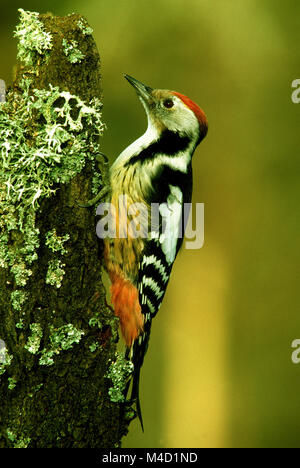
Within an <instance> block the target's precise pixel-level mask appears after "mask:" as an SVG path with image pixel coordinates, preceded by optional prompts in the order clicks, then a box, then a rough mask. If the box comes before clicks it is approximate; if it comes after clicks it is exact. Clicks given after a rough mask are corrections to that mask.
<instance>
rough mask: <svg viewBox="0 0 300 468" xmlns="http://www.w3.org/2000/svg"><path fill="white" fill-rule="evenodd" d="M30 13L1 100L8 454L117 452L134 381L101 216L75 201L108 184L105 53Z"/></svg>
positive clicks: (74, 22)
mask: <svg viewBox="0 0 300 468" xmlns="http://www.w3.org/2000/svg"><path fill="white" fill-rule="evenodd" d="M20 14H21V22H20V24H19V25H18V26H17V29H16V32H15V35H16V37H17V38H18V40H19V43H18V64H17V67H16V71H15V80H14V83H13V86H12V87H11V88H9V89H8V93H7V95H6V102H5V103H1V104H0V152H1V156H2V158H1V156H0V400H1V405H0V447H1V448H5V447H30V448H37V447H44V448H50V447H51V448H52V447H93V448H109V447H116V446H119V445H120V440H121V437H122V436H123V435H124V434H125V433H126V432H127V426H128V421H125V417H124V416H122V415H123V411H122V407H123V405H122V399H123V395H122V389H123V387H124V385H125V381H126V377H128V373H127V368H126V362H125V361H123V360H122V357H120V356H118V354H117V352H116V341H117V339H118V321H117V319H116V318H115V316H114V314H113V313H112V312H111V310H110V308H109V307H108V306H107V305H106V299H105V296H106V293H105V290H104V287H103V284H102V278H101V244H99V242H98V239H97V237H96V231H95V210H94V209H86V208H80V207H79V206H78V204H77V203H76V202H77V200H87V199H90V198H91V197H92V196H93V193H94V194H95V193H96V190H97V189H99V188H100V187H101V180H102V179H101V177H102V176H103V174H101V173H100V172H99V170H98V168H97V166H96V158H97V155H98V154H99V143H98V139H99V136H100V135H101V133H102V130H103V124H102V122H101V103H100V101H99V98H101V79H100V57H99V54H98V51H97V47H96V45H95V42H94V40H93V37H92V35H91V33H92V30H91V28H89V26H88V24H87V22H86V20H85V19H84V18H83V17H81V16H80V15H76V14H72V15H69V16H67V17H64V18H60V17H56V16H52V15H51V14H46V15H38V14H37V13H31V12H24V11H23V10H20ZM108 373H109V376H110V378H108ZM125 416H126V415H125Z"/></svg>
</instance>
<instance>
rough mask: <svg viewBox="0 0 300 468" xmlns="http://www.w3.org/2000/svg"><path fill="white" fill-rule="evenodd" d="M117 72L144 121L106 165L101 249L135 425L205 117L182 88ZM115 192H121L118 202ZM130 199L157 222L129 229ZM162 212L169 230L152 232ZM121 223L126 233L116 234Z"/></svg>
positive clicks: (189, 196) (205, 122) (205, 127)
mask: <svg viewBox="0 0 300 468" xmlns="http://www.w3.org/2000/svg"><path fill="white" fill-rule="evenodd" d="M125 78H126V79H127V80H128V81H129V83H130V84H131V85H132V86H133V88H134V89H135V91H136V93H137V95H138V97H139V99H140V101H141V102H142V104H143V106H144V109H145V111H146V115H147V119H148V127H147V130H146V132H145V133H144V134H143V135H142V136H141V137H140V138H138V139H137V140H136V141H134V143H132V144H131V145H130V146H128V147H127V148H126V149H125V150H124V151H123V152H122V153H121V154H120V156H119V157H118V158H117V159H116V161H115V162H114V164H113V165H112V167H111V169H110V187H111V190H110V195H109V200H108V201H109V202H110V203H111V206H113V207H115V208H116V210H114V211H113V212H114V217H115V221H116V227H117V229H116V233H117V235H116V236H115V237H110V238H106V239H105V241H104V244H105V249H104V252H105V253H104V256H105V263H106V269H107V272H108V274H109V277H110V280H111V302H112V305H113V308H114V311H115V314H116V316H117V317H119V320H120V327H121V331H122V335H123V338H124V341H125V344H126V347H127V353H126V356H127V358H128V359H131V361H132V363H133V365H134V370H133V375H132V390H131V398H130V401H131V402H135V403H136V409H137V414H138V417H139V419H140V422H141V426H142V429H143V420H142V414H141V406H140V399H139V380H140V370H141V367H142V365H143V361H144V357H145V354H146V351H147V348H148V344H149V337H150V330H151V323H152V319H153V318H154V317H155V315H156V314H157V312H158V310H159V308H160V305H161V302H162V300H163V297H164V294H165V291H166V288H167V284H168V282H169V278H170V274H171V270H172V266H173V263H174V260H175V258H176V256H177V253H178V251H179V249H180V247H181V245H182V240H183V239H182V237H183V236H182V235H180V232H182V223H183V207H184V203H190V202H191V197H192V183H193V179H192V156H193V153H194V151H195V149H196V147H197V145H198V144H199V143H200V142H201V141H202V140H203V138H204V137H205V136H206V133H207V129H208V124H207V119H206V116H205V114H204V112H203V110H202V109H201V108H200V107H199V106H198V105H197V104H195V103H194V102H193V101H192V100H191V99H189V98H188V97H187V96H185V95H183V94H180V93H178V92H175V91H168V90H164V89H152V88H150V87H149V86H146V85H144V84H143V83H141V82H140V81H138V80H136V79H135V78H132V77H131V76H129V75H125ZM120 196H121V197H122V196H123V200H125V202H124V203H123V204H121V206H120V202H119V200H120ZM125 196H126V197H125ZM137 203H138V204H142V205H143V206H144V207H146V211H145V210H144V220H145V223H146V221H148V218H149V217H150V216H151V206H152V204H158V206H159V207H160V208H159V215H160V216H159V222H158V226H156V229H154V232H153V230H152V232H150V233H148V234H147V235H146V236H141V237H136V236H130V226H132V224H131V223H132V213H131V214H128V208H129V207H130V206H131V205H133V204H137ZM167 216H168V223H169V224H168V225H169V235H168V236H166V235H164V234H161V235H160V234H159V229H160V228H161V226H162V225H163V222H164V217H167ZM139 222H140V223H141V222H143V221H139ZM126 229H127V231H128V235H127V236H123V235H121V233H122V232H125V231H126ZM118 233H119V235H118ZM129 383H131V382H129ZM127 392H128V389H127Z"/></svg>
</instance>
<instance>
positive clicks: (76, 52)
mask: <svg viewBox="0 0 300 468" xmlns="http://www.w3.org/2000/svg"><path fill="white" fill-rule="evenodd" d="M62 46H63V51H64V54H65V56H66V57H68V60H69V61H70V62H71V63H80V62H82V60H83V59H84V57H85V55H84V54H83V53H82V52H81V50H80V49H78V42H77V41H74V40H70V41H67V39H63V40H62Z"/></svg>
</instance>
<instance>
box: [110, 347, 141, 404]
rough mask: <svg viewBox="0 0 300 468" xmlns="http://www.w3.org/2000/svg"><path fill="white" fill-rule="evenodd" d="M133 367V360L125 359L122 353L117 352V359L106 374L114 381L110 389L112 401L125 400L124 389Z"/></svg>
mask: <svg viewBox="0 0 300 468" xmlns="http://www.w3.org/2000/svg"><path fill="white" fill-rule="evenodd" d="M133 368H134V366H133V363H132V362H131V361H128V360H127V359H125V357H124V356H123V355H122V354H119V353H117V354H116V360H115V361H114V362H112V363H111V365H110V367H109V370H108V372H107V374H106V377H107V378H108V379H110V380H111V382H112V387H110V388H109V390H108V394H109V396H110V400H111V401H113V402H115V403H118V402H123V401H124V400H125V396H124V390H125V388H126V385H127V382H128V379H129V377H130V375H131V374H132V372H133Z"/></svg>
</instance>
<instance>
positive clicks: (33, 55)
mask: <svg viewBox="0 0 300 468" xmlns="http://www.w3.org/2000/svg"><path fill="white" fill-rule="evenodd" d="M18 11H19V12H20V23H19V24H18V26H17V27H16V30H15V33H14V36H15V37H17V38H18V40H19V42H18V58H19V59H20V60H22V61H23V62H24V63H25V64H26V65H33V64H35V63H36V62H37V60H38V59H39V58H41V57H42V56H43V55H45V54H47V52H48V51H49V50H50V49H51V48H52V36H51V34H50V33H49V32H47V31H45V28H44V25H43V23H42V22H41V21H40V20H39V13H35V12H31V11H24V10H22V8H20V9H19V10H18Z"/></svg>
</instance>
